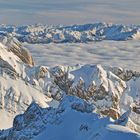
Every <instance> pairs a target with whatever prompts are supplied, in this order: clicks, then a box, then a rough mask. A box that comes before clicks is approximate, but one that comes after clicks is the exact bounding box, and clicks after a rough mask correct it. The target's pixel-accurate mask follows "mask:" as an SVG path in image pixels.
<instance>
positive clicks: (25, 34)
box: [0, 23, 140, 43]
mask: <svg viewBox="0 0 140 140" xmlns="http://www.w3.org/2000/svg"><path fill="white" fill-rule="evenodd" d="M7 35H8V36H9V35H11V36H14V37H16V38H17V39H18V40H19V41H21V42H28V43H51V42H54V43H66V42H69V43H71V42H91V41H101V40H116V41H123V40H130V39H140V26H135V25H130V26H125V25H121V24H120V25H119V24H112V23H94V24H85V25H71V26H63V25H58V26H49V25H41V24H36V25H25V26H14V25H13V26H12V25H11V26H9V25H0V36H7Z"/></svg>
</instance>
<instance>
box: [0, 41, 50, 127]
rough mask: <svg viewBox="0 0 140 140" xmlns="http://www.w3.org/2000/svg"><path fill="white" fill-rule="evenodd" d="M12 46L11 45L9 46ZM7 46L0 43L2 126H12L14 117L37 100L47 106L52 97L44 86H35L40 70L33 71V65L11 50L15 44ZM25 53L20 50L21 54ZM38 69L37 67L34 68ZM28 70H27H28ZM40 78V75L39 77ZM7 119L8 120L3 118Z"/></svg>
mask: <svg viewBox="0 0 140 140" xmlns="http://www.w3.org/2000/svg"><path fill="white" fill-rule="evenodd" d="M9 46H10V47H9ZM9 46H5V45H4V44H2V43H0V114H1V115H0V128H1V129H3V128H8V127H11V126H12V121H13V118H14V117H15V116H16V115H17V114H19V113H23V112H24V111H25V110H26V109H27V107H28V106H29V105H30V104H31V103H32V102H33V101H35V102H36V103H38V104H40V105H41V106H42V107H47V106H48V102H49V101H51V100H52V99H51V98H49V97H47V96H46V95H45V94H44V91H43V89H42V87H41V86H40V85H39V82H38V85H36V86H34V85H35V84H36V83H37V82H36V81H37V80H35V78H36V77H33V75H37V76H38V75H39V72H40V71H39V70H38V71H37V70H36V71H32V69H33V68H32V65H28V64H25V63H24V62H23V61H22V59H20V57H18V56H19V54H17V55H16V53H14V52H12V51H11V50H9V48H11V47H13V44H9ZM21 55H23V56H24V54H23V53H22V51H21V52H20V56H21ZM34 69H37V68H34ZM26 71H27V72H26ZM38 80H39V77H38ZM5 119H6V120H7V122H5V121H3V120H5Z"/></svg>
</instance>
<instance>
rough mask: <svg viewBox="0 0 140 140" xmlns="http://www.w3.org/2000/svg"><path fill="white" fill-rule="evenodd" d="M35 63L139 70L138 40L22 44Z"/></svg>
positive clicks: (139, 47) (139, 50) (139, 49)
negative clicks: (89, 64)
mask: <svg viewBox="0 0 140 140" xmlns="http://www.w3.org/2000/svg"><path fill="white" fill-rule="evenodd" d="M24 45H25V47H26V48H28V49H29V50H30V51H31V53H32V54H33V57H34V59H35V62H36V64H37V65H47V66H51V67H52V66H54V65H57V64H64V65H74V64H78V63H80V64H86V63H92V64H97V63H99V64H103V65H112V66H119V67H124V68H129V69H134V70H138V71H140V61H139V60H140V41H139V40H137V41H136V40H131V41H101V42H92V43H87V44H85V43H65V44H63V43H60V44H55V43H50V44H37V45H35V44H33V45H31V44H26V43H25V44H24Z"/></svg>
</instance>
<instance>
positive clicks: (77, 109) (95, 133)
mask: <svg viewBox="0 0 140 140" xmlns="http://www.w3.org/2000/svg"><path fill="white" fill-rule="evenodd" d="M1 134H2V135H1V139H6V140H14V139H16V140H22V139H24V140H29V139H35V140H52V139H55V140H61V139H68V140H71V139H72V140H79V139H80V140H85V139H86V140H112V139H115V140H119V139H130V140H139V139H140V135H138V134H137V133H135V132H134V131H132V130H130V129H129V128H127V127H124V126H121V125H117V124H115V123H114V122H112V121H110V119H109V118H108V117H105V118H101V117H100V116H99V115H97V114H95V113H94V106H92V105H90V104H88V103H87V102H86V101H84V100H82V99H79V98H77V97H74V96H66V97H65V98H64V99H63V100H62V101H61V102H60V105H59V107H58V108H57V109H53V108H47V109H43V108H41V107H39V106H38V105H37V104H35V103H32V104H31V105H30V106H29V108H28V109H27V110H26V111H25V113H24V114H21V115H18V116H16V118H15V119H14V123H13V128H12V129H11V130H7V131H5V133H4V131H3V132H2V133H1ZM38 134H39V135H38ZM37 135H38V136H37Z"/></svg>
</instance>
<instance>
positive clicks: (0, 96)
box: [0, 36, 140, 140]
mask: <svg viewBox="0 0 140 140" xmlns="http://www.w3.org/2000/svg"><path fill="white" fill-rule="evenodd" d="M6 37H7V36H6ZM7 40H9V38H5V37H4V39H3V38H2V43H1V44H0V114H1V115H0V128H1V129H3V128H5V129H6V128H10V127H11V126H12V121H13V119H14V117H15V116H16V115H17V116H16V117H15V119H14V122H13V127H12V128H10V129H7V130H2V131H0V139H2V140H4V139H6V140H12V139H13V140H15V139H17V140H22V139H25V140H26V139H27V140H29V139H32V138H35V137H36V136H37V135H38V136H37V137H36V139H46V137H47V138H48V139H56V138H57V139H68V138H69V139H75V140H78V139H89V140H90V139H97V140H104V139H112V137H115V138H116V139H119V138H130V139H132V140H133V139H134V140H135V139H136V140H137V139H140V138H139V135H138V134H136V132H138V133H140V123H139V117H140V111H139V110H140V109H139V106H140V100H139V99H140V94H139V91H140V88H139V85H140V73H139V72H136V71H135V70H134V71H133V70H128V69H123V68H120V67H111V66H102V65H99V64H97V65H91V64H86V65H80V64H78V65H74V66H63V65H58V66H55V67H47V66H33V64H34V63H33V60H32V57H31V54H30V53H27V54H28V55H27V56H29V58H31V61H30V62H31V63H28V62H29V61H28V62H27V61H26V60H25V59H23V57H21V56H26V55H24V51H21V49H20V47H22V46H19V45H20V43H18V41H17V40H16V39H15V38H11V39H10V40H12V41H10V42H9V41H7ZM11 48H14V49H11ZM17 50H18V51H17ZM19 50H20V51H19ZM25 54H26V53H25ZM49 106H52V107H49ZM27 108H28V109H27ZM21 113H22V114H21ZM19 114H20V115H19ZM109 117H110V118H111V119H110V118H109ZM112 118H113V119H115V120H116V121H113V120H112ZM5 119H6V120H7V122H5V121H3V120H5ZM111 120H112V121H111ZM72 122H73V123H72ZM130 129H131V130H130ZM132 130H133V131H132ZM64 131H65V132H66V133H64ZM57 132H59V133H57ZM54 133H55V135H54ZM118 134H119V135H118ZM72 136H73V137H72Z"/></svg>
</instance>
